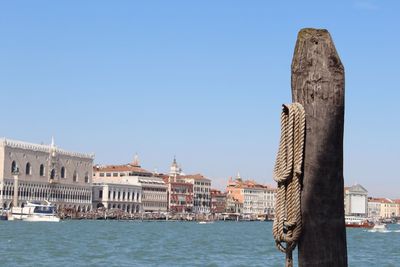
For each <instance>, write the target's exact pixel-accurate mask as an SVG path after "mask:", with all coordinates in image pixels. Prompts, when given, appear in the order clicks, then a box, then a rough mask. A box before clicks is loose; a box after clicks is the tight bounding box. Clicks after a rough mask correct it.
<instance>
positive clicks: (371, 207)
mask: <svg viewBox="0 0 400 267" xmlns="http://www.w3.org/2000/svg"><path fill="white" fill-rule="evenodd" d="M368 216H369V217H375V218H380V219H391V218H394V217H399V216H400V212H399V204H398V203H397V201H395V200H392V199H389V198H368Z"/></svg>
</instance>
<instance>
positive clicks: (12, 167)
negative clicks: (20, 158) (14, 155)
mask: <svg viewBox="0 0 400 267" xmlns="http://www.w3.org/2000/svg"><path fill="white" fill-rule="evenodd" d="M14 172H18V167H17V163H16V162H15V160H14V161H13V162H12V163H11V173H14Z"/></svg>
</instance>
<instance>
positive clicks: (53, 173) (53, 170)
mask: <svg viewBox="0 0 400 267" xmlns="http://www.w3.org/2000/svg"><path fill="white" fill-rule="evenodd" d="M54 178H56V170H55V169H52V170H51V173H50V179H54Z"/></svg>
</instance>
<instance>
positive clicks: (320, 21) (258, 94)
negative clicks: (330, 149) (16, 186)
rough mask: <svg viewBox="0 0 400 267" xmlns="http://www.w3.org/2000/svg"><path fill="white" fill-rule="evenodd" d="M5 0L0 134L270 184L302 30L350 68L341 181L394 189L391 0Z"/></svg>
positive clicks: (379, 190) (398, 147)
mask: <svg viewBox="0 0 400 267" xmlns="http://www.w3.org/2000/svg"><path fill="white" fill-rule="evenodd" d="M329 2H330V3H327V1H292V2H288V1H142V2H141V3H139V1H2V2H1V4H0V35H1V42H0V59H1V60H0V93H1V95H0V99H1V102H0V116H1V121H2V123H1V124H0V136H5V137H8V138H12V139H19V140H25V141H30V142H42V141H43V142H47V143H50V139H51V136H54V137H55V139H56V143H57V144H58V145H59V146H60V147H62V148H64V149H68V150H73V151H80V152H94V153H95V154H96V163H100V164H117V163H126V162H129V161H131V159H132V158H133V155H134V154H135V153H138V154H139V156H140V159H141V163H142V166H143V167H145V168H147V169H149V170H153V169H154V168H157V169H158V171H160V172H165V171H167V170H168V168H169V166H170V164H171V161H172V159H173V156H174V155H176V156H177V159H178V162H179V163H181V164H182V167H183V169H184V171H185V172H186V173H197V172H201V173H203V174H204V175H207V176H208V177H210V178H211V179H213V181H214V184H215V185H216V187H219V188H223V187H224V185H225V183H226V181H227V179H228V178H229V176H234V175H236V173H237V172H238V171H240V173H241V175H242V177H244V178H254V179H255V180H257V181H259V182H262V183H271V184H272V168H273V165H274V161H275V154H276V151H277V147H278V142H279V134H280V133H279V131H280V130H279V113H280V105H281V104H282V103H287V102H291V94H290V64H291V59H292V55H293V49H294V44H295V41H296V35H297V32H298V31H299V30H300V29H301V28H303V27H315V28H326V29H328V30H329V31H330V33H331V35H332V37H333V39H334V41H335V44H336V48H337V50H338V52H339V54H340V56H341V59H342V62H343V63H344V65H345V69H346V121H345V123H346V126H345V183H346V184H347V185H351V184H354V183H356V182H358V183H361V184H362V185H364V186H365V187H366V188H367V190H369V191H370V194H371V195H374V196H387V197H397V198H400V192H399V191H400V172H399V171H398V169H397V168H396V167H397V166H399V165H400V161H399V159H400V157H399V151H400V141H399V138H398V137H399V136H400V134H399V130H400V119H399V115H400V114H399V113H400V112H399V108H398V100H399V98H400V90H399V84H400V73H399V62H400V52H399V49H400V18H399V12H400V10H399V7H400V5H399V2H397V1H373V0H362V1H329Z"/></svg>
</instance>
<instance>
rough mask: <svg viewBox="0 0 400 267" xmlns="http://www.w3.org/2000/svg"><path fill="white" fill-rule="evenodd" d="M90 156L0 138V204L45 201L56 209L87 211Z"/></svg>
mask: <svg viewBox="0 0 400 267" xmlns="http://www.w3.org/2000/svg"><path fill="white" fill-rule="evenodd" d="M93 158H94V155H93V154H83V153H76V152H68V151H65V150H62V149H60V148H58V147H57V146H55V144H54V141H52V143H51V144H50V145H39V144H33V143H27V142H21V141H14V140H9V139H5V138H3V139H0V205H1V206H2V207H4V208H9V207H11V206H21V205H23V203H24V202H26V201H44V200H48V201H50V202H51V203H53V204H55V205H56V207H57V208H58V209H63V208H70V209H74V210H76V211H87V210H90V208H91V203H92V188H91V186H92V164H93Z"/></svg>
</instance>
